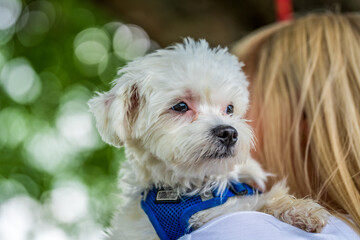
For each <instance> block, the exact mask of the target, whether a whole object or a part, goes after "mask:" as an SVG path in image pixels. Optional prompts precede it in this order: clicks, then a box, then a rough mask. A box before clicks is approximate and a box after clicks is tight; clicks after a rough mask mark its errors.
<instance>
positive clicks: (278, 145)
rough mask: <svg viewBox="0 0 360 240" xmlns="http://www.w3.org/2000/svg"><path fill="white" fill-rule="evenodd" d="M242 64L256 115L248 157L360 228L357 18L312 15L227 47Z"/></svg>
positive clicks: (359, 20)
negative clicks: (253, 149)
mask: <svg viewBox="0 0 360 240" xmlns="http://www.w3.org/2000/svg"><path fill="white" fill-rule="evenodd" d="M233 53H235V54H236V55H237V56H238V57H239V59H240V60H241V61H243V62H244V63H245V66H246V68H245V72H246V74H247V75H248V76H249V80H250V92H251V101H250V104H252V107H251V109H255V110H254V111H256V114H255V115H254V116H257V119H254V122H255V123H256V124H255V125H256V126H254V127H255V131H257V132H258V133H259V134H258V136H259V137H258V138H259V139H258V145H259V146H258V147H257V153H256V156H257V158H258V160H259V162H261V163H262V164H263V165H264V167H265V169H266V170H268V171H270V172H273V173H275V174H276V175H277V177H278V178H277V179H281V178H284V177H286V178H287V182H288V185H289V186H290V189H291V192H292V193H293V194H294V195H296V196H297V197H307V196H308V197H312V198H315V199H317V200H319V202H320V203H322V204H324V205H325V206H327V207H328V208H329V209H330V210H331V211H332V212H333V213H334V214H337V215H338V216H340V217H343V218H348V217H349V216H350V218H351V219H352V220H353V222H350V221H348V222H349V224H351V225H352V226H353V227H354V228H355V229H356V230H357V231H359V229H360V16H359V15H357V14H347V15H341V14H334V13H325V14H312V15H308V16H306V17H303V18H300V19H298V20H295V21H292V22H286V23H280V24H275V25H273V26H270V27H267V28H266V29H262V30H260V31H258V32H255V33H254V34H252V35H250V36H249V37H247V38H246V39H244V40H242V41H240V42H239V43H238V44H236V45H235V47H234V48H233Z"/></svg>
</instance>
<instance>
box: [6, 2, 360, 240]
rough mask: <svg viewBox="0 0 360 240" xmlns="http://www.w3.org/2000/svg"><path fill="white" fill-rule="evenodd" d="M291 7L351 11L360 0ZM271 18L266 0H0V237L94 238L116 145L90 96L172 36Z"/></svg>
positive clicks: (102, 220)
mask: <svg viewBox="0 0 360 240" xmlns="http://www.w3.org/2000/svg"><path fill="white" fill-rule="evenodd" d="M293 8H294V11H295V16H300V15H303V14H306V13H309V12H317V11H329V10H331V11H338V12H347V11H359V10H360V0H344V1H340V0H333V1H330V0H294V1H293ZM274 21H276V13H275V5H274V1H271V0H256V1H255V0H241V1H239V0H224V1H217V0H208V1H206V0H199V1H193V0H183V1H176V0H151V1H149V0H37V1H21V0H0V239H1V240H28V239H29V240H72V239H80V240H85V239H86V240H97V239H99V238H100V236H101V231H102V229H104V228H105V227H107V226H109V222H110V219H111V213H112V212H113V211H114V210H115V208H116V202H117V200H116V192H117V188H116V185H117V178H116V176H117V172H118V169H119V167H120V164H121V162H122V161H124V151H123V149H116V148H114V147H110V146H108V145H106V144H104V143H103V142H102V141H101V139H100V137H99V135H98V133H97V131H96V129H95V125H94V120H93V118H92V116H91V115H90V114H89V112H88V107H87V104H86V103H87V101H88V100H89V98H90V97H91V96H93V95H94V92H95V91H104V90H107V89H109V87H110V85H109V83H110V82H111V80H113V79H114V77H115V76H116V71H117V69H119V68H120V67H121V66H123V65H124V64H126V62H127V61H130V60H132V59H134V58H136V57H138V56H142V55H144V54H146V53H148V52H151V51H153V50H154V49H157V48H159V47H165V46H167V45H169V44H171V43H173V42H179V41H181V38H182V37H186V36H192V37H194V38H206V39H207V40H208V41H209V42H210V44H211V45H212V46H216V45H219V44H220V45H222V46H231V44H233V43H234V42H235V41H237V40H238V39H240V38H241V37H243V36H244V35H246V34H247V33H249V32H250V31H252V30H254V29H256V28H259V27H261V26H263V25H266V24H269V23H272V22H274Z"/></svg>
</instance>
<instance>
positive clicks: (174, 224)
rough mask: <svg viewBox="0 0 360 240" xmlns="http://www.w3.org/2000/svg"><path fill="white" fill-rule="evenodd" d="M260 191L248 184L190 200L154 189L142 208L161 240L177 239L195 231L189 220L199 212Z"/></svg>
mask: <svg viewBox="0 0 360 240" xmlns="http://www.w3.org/2000/svg"><path fill="white" fill-rule="evenodd" d="M256 192H258V191H257V190H254V189H253V188H252V187H250V186H249V185H247V184H245V183H233V184H231V186H230V187H228V188H227V189H226V190H225V191H224V192H223V193H222V194H219V193H218V191H217V190H214V191H213V192H212V193H209V194H206V195H199V194H197V195H194V196H190V197H189V196H186V195H185V196H181V197H179V196H178V193H177V192H175V191H173V190H165V189H156V188H152V189H151V190H150V191H149V192H148V194H147V195H146V199H143V200H141V207H142V209H143V210H144V211H145V213H146V214H147V215H148V217H149V219H150V221H151V223H152V225H153V227H154V228H155V231H156V233H157V234H158V235H159V237H160V239H161V240H176V239H178V238H180V237H181V236H183V235H185V234H188V233H191V232H192V231H193V229H192V228H190V227H189V219H190V217H191V216H192V215H194V214H195V213H197V212H199V211H202V210H205V209H208V208H212V207H216V206H219V205H221V204H224V203H225V202H226V201H227V199H228V198H229V197H233V196H237V195H253V194H255V193H256Z"/></svg>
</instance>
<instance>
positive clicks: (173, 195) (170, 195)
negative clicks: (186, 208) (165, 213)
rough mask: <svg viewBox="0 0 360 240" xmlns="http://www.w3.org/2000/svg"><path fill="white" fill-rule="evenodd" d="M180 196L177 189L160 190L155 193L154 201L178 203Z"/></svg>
mask: <svg viewBox="0 0 360 240" xmlns="http://www.w3.org/2000/svg"><path fill="white" fill-rule="evenodd" d="M178 202H180V198H179V195H178V192H177V191H174V190H160V191H158V192H157V194H156V199H155V203H178Z"/></svg>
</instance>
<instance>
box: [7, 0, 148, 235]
mask: <svg viewBox="0 0 360 240" xmlns="http://www.w3.org/2000/svg"><path fill="white" fill-rule="evenodd" d="M1 2H3V6H2V5H1V4H0V8H3V9H5V10H7V11H8V12H9V14H10V15H9V16H10V17H8V19H6V16H5V15H3V17H1V16H0V22H1V21H3V24H1V23H0V193H1V194H0V206H1V205H3V206H12V205H11V204H12V203H13V202H14V201H15V200H14V199H17V198H19V199H23V200H21V201H23V202H21V201H20V205H21V206H32V204H35V205H36V206H38V208H39V209H40V210H39V211H41V212H42V215H44V216H43V217H36V221H38V222H39V221H40V222H47V221H50V222H51V226H53V227H54V226H55V227H56V228H58V229H62V230H63V231H64V234H65V235H66V236H67V237H68V238H66V239H73V238H74V239H79V236H82V235H81V234H83V232H82V230H81V229H82V228H83V224H85V223H87V224H90V225H91V226H92V225H94V224H95V225H96V224H97V225H96V226H98V227H97V229H101V228H102V227H103V226H106V225H108V223H109V220H110V216H111V212H113V211H114V209H115V201H116V198H115V195H114V192H115V191H116V184H117V183H116V178H117V171H118V168H119V163H120V162H121V161H122V160H123V159H124V153H123V149H120V150H119V149H115V148H114V147H110V146H109V145H106V144H104V143H103V142H102V141H101V139H100V137H99V135H98V133H97V131H96V129H95V124H94V120H93V118H92V116H91V115H90V113H89V112H88V107H87V101H88V100H89V98H90V97H91V96H92V95H93V94H94V92H95V91H104V90H107V89H109V87H110V84H109V83H110V81H111V80H113V79H114V77H115V76H116V70H117V68H118V67H120V66H122V65H123V64H125V62H126V61H127V60H130V59H132V58H134V57H136V56H138V55H141V54H144V53H145V52H146V51H148V49H149V48H150V41H149V39H148V37H147V35H146V34H145V33H144V32H143V30H141V29H140V28H139V27H137V26H130V25H129V26H128V25H125V24H121V23H119V22H110V21H111V20H112V18H111V16H109V14H108V13H106V12H105V11H103V10H101V9H100V8H99V6H96V5H94V4H93V3H92V2H89V1H83V0H62V1H57V0H47V1H45V0H41V1H25V2H20V1H19V0H16V1H15V0H0V3H1ZM4 16H5V17H4ZM11 17H12V18H11ZM5 20H6V21H7V22H6V21H5ZM6 24H7V25H6ZM139 39H140V40H143V41H142V42H141V41H140V40H139ZM136 40H139V41H136ZM135 43H137V44H138V45H135V46H134V45H131V44H135ZM139 49H140V50H139ZM64 189H65V190H64ZM69 189H70V190H69ZM60 190H61V191H60ZM62 190H64V191H62ZM67 190H69V191H67ZM71 191H72V192H71ZM60 193H62V195H61V194H60ZM64 193H67V194H64ZM59 194H60V195H59ZM74 194H75V195H74ZM76 194H78V195H79V194H80V195H79V196H78V197H77V198H76V196H77V195H76ZM73 195H74V196H75V197H74V199H75V200H74V206H75V208H76V209H78V208H77V207H76V206H77V205H76V203H75V202H76V201H77V200H79V199H80V200H79V201H80V203H86V204H80V205H81V206H83V205H86V208H85V210H84V211H83V212H81V213H78V214H77V215H76V214H75V216H74V214H73V215H71V214H72V213H71V211H72V210H71V208H70V209H69V208H67V207H69V204H70V205H71V204H72V202H71V199H73V198H72V197H73ZM58 196H61V197H58ZM62 197H65V199H64V200H63V201H64V204H63V205H64V206H63V205H61V204H62V203H61V201H62V200H61V199H62ZM24 199H25V200H24ZM29 199H30V200H29ZM69 199H70V200H69ZM59 201H60V202H59ZM69 201H70V203H69ZM84 201H85V202H84ZM10 203H11V204H10ZM4 209H5V208H4ZM61 209H63V210H61ZM61 211H63V212H61ZM66 211H70V213H66ZM74 212H75V213H76V211H73V213H74ZM1 214H2V212H1V210H0V222H1ZM64 214H65V215H64ZM66 214H68V215H66ZM25 217H26V216H25ZM89 219H91V221H90V220H89ZM89 221H90V222H91V223H89ZM0 224H1V223H0ZM29 224H30V223H29ZM90 225H89V226H90ZM81 226H82V227H81ZM19 231H20V230H19ZM24 231H25V230H24ZM28 231H35V230H33V229H32V230H28ZM43 231H45V230H43ZM34 234H35V233H34ZM35 235H36V234H35ZM35 235H34V236H35ZM0 236H2V235H1V232H0ZM4 236H5V235H4ZM24 236H25V235H24ZM34 239H35V237H34ZM84 239H85V238H84Z"/></svg>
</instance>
